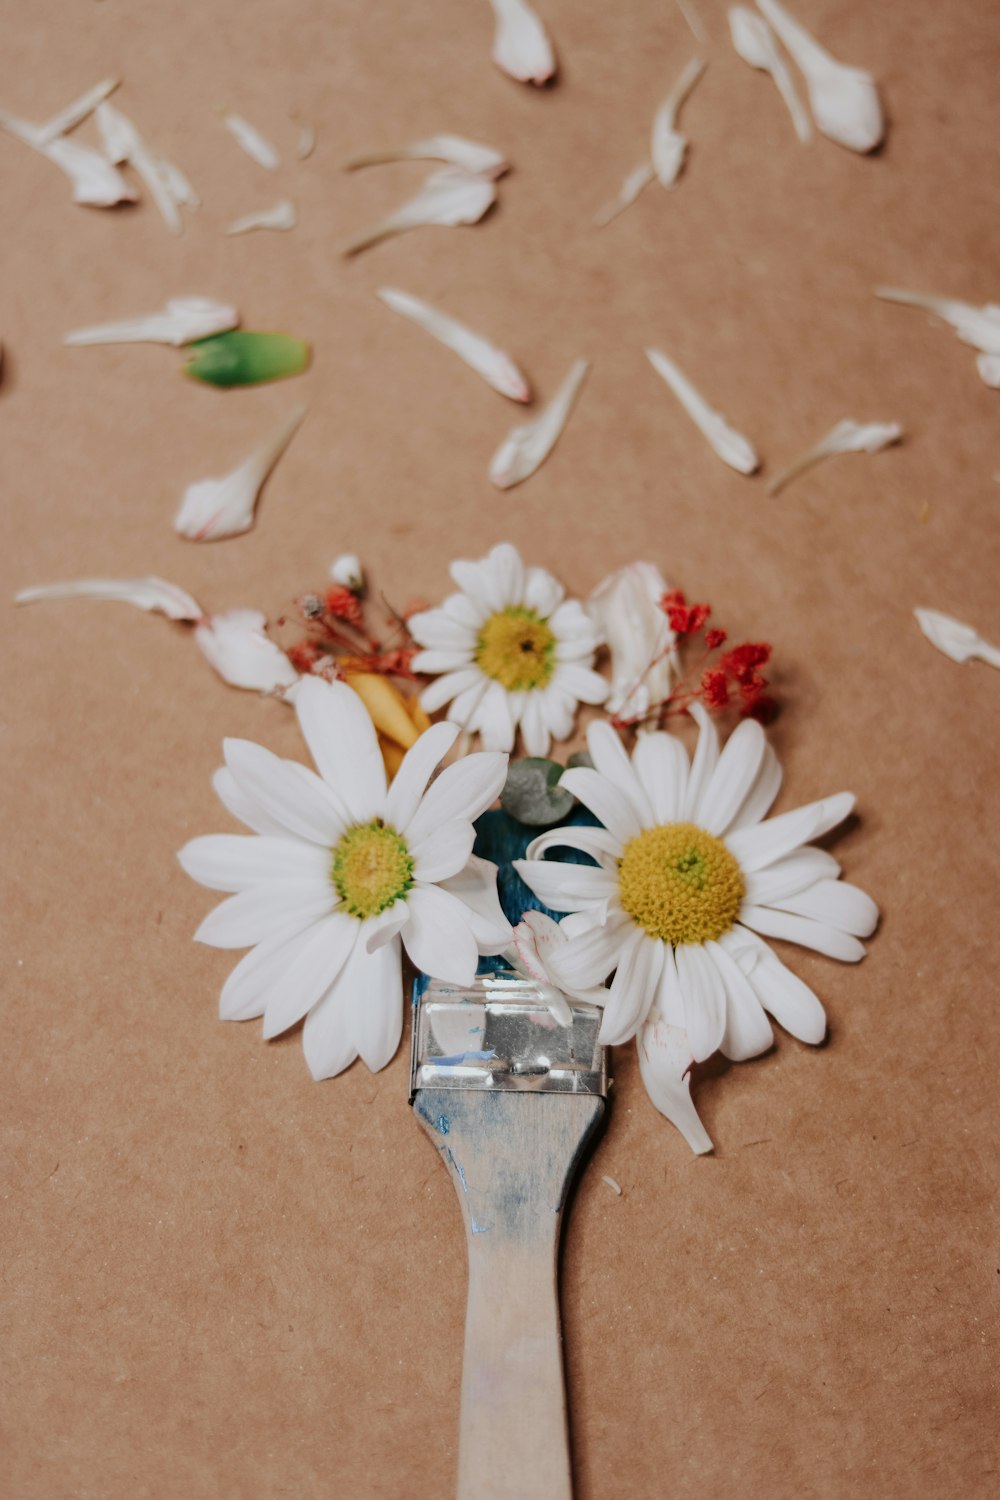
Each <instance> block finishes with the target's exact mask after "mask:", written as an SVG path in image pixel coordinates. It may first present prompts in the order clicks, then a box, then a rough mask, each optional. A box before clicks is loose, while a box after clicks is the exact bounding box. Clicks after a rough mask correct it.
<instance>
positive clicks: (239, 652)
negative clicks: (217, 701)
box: [194, 609, 299, 693]
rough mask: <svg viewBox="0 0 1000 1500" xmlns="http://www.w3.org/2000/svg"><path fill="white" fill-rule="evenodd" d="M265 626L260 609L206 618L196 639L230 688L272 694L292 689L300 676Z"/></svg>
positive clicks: (223, 613)
mask: <svg viewBox="0 0 1000 1500" xmlns="http://www.w3.org/2000/svg"><path fill="white" fill-rule="evenodd" d="M266 625H267V619H266V617H265V616H264V615H263V614H262V613H261V611H260V610H259V609H227V610H223V611H222V612H221V613H220V614H217V615H209V616H208V617H207V618H206V619H204V620H203V621H202V622H201V623H200V624H199V625H198V627H197V629H196V630H195V633H194V637H195V640H196V641H197V642H198V645H199V646H200V647H201V649H202V651H203V652H204V654H205V656H206V657H207V658H208V660H209V661H210V662H211V664H212V666H213V667H214V668H215V670H216V671H217V672H218V674H219V676H220V677H221V678H222V679H223V680H224V681H225V682H228V683H229V684H230V686H231V687H238V688H249V689H251V690H255V691H257V692H260V693H273V692H277V691H279V690H282V689H284V688H289V687H291V686H292V685H293V684H294V683H295V682H297V681H298V675H299V674H298V673H297V672H296V670H295V668H294V667H293V666H292V664H291V662H290V661H289V660H288V657H287V656H286V655H285V653H284V651H282V649H281V647H280V646H278V645H276V644H275V642H274V641H272V640H271V638H270V636H268V634H267V632H266V629H265V627H266Z"/></svg>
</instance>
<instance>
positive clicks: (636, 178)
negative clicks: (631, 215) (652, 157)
mask: <svg viewBox="0 0 1000 1500" xmlns="http://www.w3.org/2000/svg"><path fill="white" fill-rule="evenodd" d="M655 175H656V174H655V172H654V171H653V163H652V162H651V161H641V162H640V163H639V165H638V166H637V167H633V168H632V170H631V172H630V173H629V174H628V176H627V177H626V178H625V181H624V182H623V183H622V185H621V187H620V188H619V189H618V197H617V198H614V199H612V201H611V202H610V203H606V204H605V205H604V207H603V208H602V209H601V210H600V211H599V213H598V214H597V215H596V216H595V218H594V223H595V224H596V225H597V226H598V228H600V229H603V228H604V226H605V224H610V223H611V221H612V219H617V217H618V215H619V214H620V213H624V212H625V210H626V209H627V208H628V207H629V205H630V204H632V203H634V202H635V200H636V199H637V198H638V196H639V194H640V193H641V192H642V190H643V188H644V187H646V186H647V185H648V184H649V183H651V182H652V180H653V178H654V177H655Z"/></svg>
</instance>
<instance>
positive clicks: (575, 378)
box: [490, 359, 590, 490]
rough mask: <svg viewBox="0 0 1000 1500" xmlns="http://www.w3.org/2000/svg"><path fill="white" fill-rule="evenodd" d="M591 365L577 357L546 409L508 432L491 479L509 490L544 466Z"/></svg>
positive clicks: (498, 453)
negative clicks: (533, 418)
mask: <svg viewBox="0 0 1000 1500" xmlns="http://www.w3.org/2000/svg"><path fill="white" fill-rule="evenodd" d="M589 368H590V365H589V363H588V361H587V360H585V359H578V360H575V361H574V362H573V365H572V366H571V368H570V372H569V374H568V375H567V376H566V379H565V380H564V381H563V383H562V385H561V386H560V387H559V390H558V391H557V392H556V394H555V395H554V396H553V398H552V400H551V401H550V402H549V404H548V406H547V407H546V408H545V410H544V411H543V412H542V413H541V414H540V415H539V416H538V417H536V418H535V420H534V421H533V422H526V423H525V424H524V425H523V426H520V427H514V428H512V430H511V431H510V432H509V433H508V434H507V436H506V437H505V438H504V440H503V442H502V443H501V444H500V447H499V448H498V449H497V451H496V453H495V454H494V455H493V461H492V463H491V464H490V479H491V480H492V481H493V483H494V484H495V485H496V486H497V488H498V489H501V490H509V489H510V488H511V487H512V486H513V485H515V484H520V483H521V481H522V480H523V479H527V478H528V477H529V476H530V475H532V474H534V472H535V470H536V469H539V468H541V466H542V464H543V463H544V462H545V460H546V459H547V458H548V456H549V454H550V453H551V452H552V449H553V448H554V447H555V445H556V443H557V442H558V441H559V436H560V434H561V433H562V430H563V428H564V427H565V426H566V423H567V421H568V420H569V414H570V412H571V411H572V410H573V404H574V402H575V401H576V398H577V396H578V394H579V391H580V387H581V386H582V385H583V382H584V380H585V379H586V375H587V371H588V369H589Z"/></svg>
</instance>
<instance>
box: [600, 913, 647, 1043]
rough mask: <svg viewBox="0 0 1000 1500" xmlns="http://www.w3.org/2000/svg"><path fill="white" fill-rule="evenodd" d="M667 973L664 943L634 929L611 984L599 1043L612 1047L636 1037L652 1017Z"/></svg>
mask: <svg viewBox="0 0 1000 1500" xmlns="http://www.w3.org/2000/svg"><path fill="white" fill-rule="evenodd" d="M662 972H663V944H662V943H661V942H659V941H658V940H657V939H655V938H650V937H647V936H646V934H645V933H644V932H642V931H641V930H640V929H639V928H635V929H633V931H632V932H631V933H630V934H629V936H628V938H627V939H626V941H625V944H624V946H623V947H622V950H621V953H620V955H619V958H618V967H617V969H616V970H615V977H614V979H613V980H612V981H611V989H610V991H609V992H608V999H607V1003H606V1005H605V1007H604V1015H603V1016H602V1017H601V1029H600V1032H599V1033H598V1040H599V1041H601V1042H602V1043H603V1044H604V1046H606V1047H610V1046H612V1045H615V1044H617V1043H618V1042H627V1041H628V1039H629V1037H632V1036H635V1034H636V1032H637V1031H638V1029H639V1027H640V1026H641V1025H642V1023H643V1021H645V1019H646V1017H647V1016H648V1015H649V1010H650V1007H651V1005H652V1004H653V1001H654V1000H655V998H656V992H657V989H658V988H659V984H660V975H661V974H662Z"/></svg>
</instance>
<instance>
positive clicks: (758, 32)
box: [729, 5, 812, 145]
mask: <svg viewBox="0 0 1000 1500" xmlns="http://www.w3.org/2000/svg"><path fill="white" fill-rule="evenodd" d="M729 31H730V35H731V37H732V42H733V46H734V48H735V49H736V51H737V53H738V54H739V56H740V57H742V58H743V60H744V62H748V63H749V64H750V66H751V67H752V68H760V69H761V70H762V71H763V72H765V73H770V75H771V77H772V78H773V79H774V83H775V87H776V88H777V90H778V93H779V94H780V95H781V97H782V99H783V100H784V103H785V106H786V108H787V110H788V113H789V114H790V115H791V117H792V124H793V125H794V126H795V134H796V135H797V136H798V138H799V140H800V141H801V142H802V143H803V145H805V144H806V143H807V142H808V141H810V140H812V125H811V123H810V120H809V113H808V111H807V110H806V109H805V107H804V105H803V104H802V101H801V99H800V98H799V96H798V93H797V91H796V88H795V84H794V83H793V82H792V75H791V73H790V72H789V70H788V68H787V66H786V64H785V60H784V58H783V57H782V56H781V53H780V52H779V51H778V48H777V46H776V44H775V40H774V37H773V35H772V33H771V28H770V26H768V24H767V22H766V21H765V20H764V18H763V17H762V16H758V15H755V14H754V12H753V11H752V10H748V9H747V7H746V6H745V5H734V6H733V7H732V9H731V10H730V12H729Z"/></svg>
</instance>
